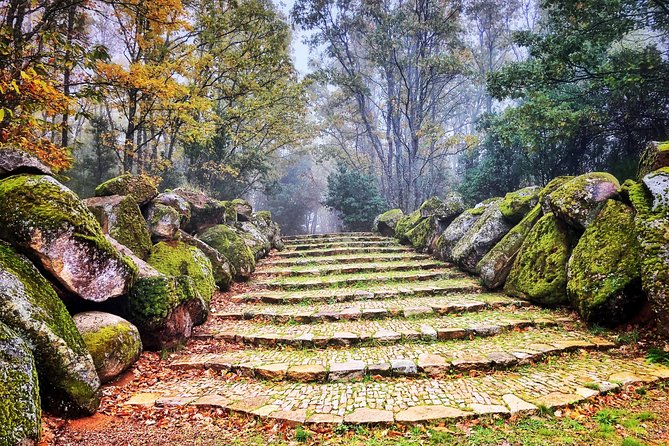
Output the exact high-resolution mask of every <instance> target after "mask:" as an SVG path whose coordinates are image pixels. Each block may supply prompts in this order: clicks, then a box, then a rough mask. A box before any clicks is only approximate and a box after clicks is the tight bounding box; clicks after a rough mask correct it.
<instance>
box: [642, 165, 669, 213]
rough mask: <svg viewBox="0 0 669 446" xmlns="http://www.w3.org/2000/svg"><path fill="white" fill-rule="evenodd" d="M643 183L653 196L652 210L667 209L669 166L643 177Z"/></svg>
mask: <svg viewBox="0 0 669 446" xmlns="http://www.w3.org/2000/svg"><path fill="white" fill-rule="evenodd" d="M642 181H643V185H644V186H646V189H647V190H648V192H650V194H651V195H652V196H653V209H652V211H653V212H658V211H661V210H666V209H669V167H663V168H662V169H659V170H657V171H655V172H651V173H649V174H648V175H646V176H645V177H643V180H642Z"/></svg>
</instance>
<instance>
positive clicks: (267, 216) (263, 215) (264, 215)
mask: <svg viewBox="0 0 669 446" xmlns="http://www.w3.org/2000/svg"><path fill="white" fill-rule="evenodd" d="M255 215H256V218H258V219H260V220H262V221H264V222H265V224H267V225H271V224H272V213H271V212H270V211H258V212H256V214H255Z"/></svg>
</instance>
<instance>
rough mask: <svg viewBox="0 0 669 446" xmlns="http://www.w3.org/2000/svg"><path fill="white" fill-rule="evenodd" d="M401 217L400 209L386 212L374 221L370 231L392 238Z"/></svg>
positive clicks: (402, 214) (402, 213) (402, 215)
mask: <svg viewBox="0 0 669 446" xmlns="http://www.w3.org/2000/svg"><path fill="white" fill-rule="evenodd" d="M402 217H404V212H402V209H391V210H389V211H386V212H384V213H383V214H381V215H379V216H377V217H376V218H375V219H374V225H373V227H372V230H373V231H375V232H378V233H380V234H381V235H384V236H386V237H393V236H395V228H396V227H397V224H398V223H399V221H400V220H401V219H402Z"/></svg>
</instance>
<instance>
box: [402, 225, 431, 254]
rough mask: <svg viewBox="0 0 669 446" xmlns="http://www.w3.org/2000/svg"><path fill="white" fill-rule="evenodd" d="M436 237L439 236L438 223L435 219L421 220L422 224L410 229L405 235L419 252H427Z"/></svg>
mask: <svg viewBox="0 0 669 446" xmlns="http://www.w3.org/2000/svg"><path fill="white" fill-rule="evenodd" d="M435 236H438V234H437V222H436V219H435V218H433V217H430V218H425V219H423V220H421V222H420V223H418V224H417V225H416V226H414V227H413V228H411V229H409V231H407V233H406V235H405V237H406V238H407V239H408V240H409V243H411V246H413V247H414V249H416V250H418V251H427V250H428V248H429V247H430V246H431V242H432V239H433V238H434V237H435Z"/></svg>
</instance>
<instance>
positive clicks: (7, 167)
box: [0, 146, 53, 178]
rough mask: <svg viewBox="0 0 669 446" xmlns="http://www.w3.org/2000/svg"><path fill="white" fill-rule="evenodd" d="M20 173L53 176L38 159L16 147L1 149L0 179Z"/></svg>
mask: <svg viewBox="0 0 669 446" xmlns="http://www.w3.org/2000/svg"><path fill="white" fill-rule="evenodd" d="M20 173H32V174H37V175H53V172H51V169H50V168H49V167H47V166H46V165H44V163H42V162H41V161H40V160H39V159H38V158H37V157H35V156H33V155H31V154H30V153H28V152H26V151H25V150H21V149H16V148H14V147H9V146H5V147H0V178H2V177H7V176H10V175H17V174H20Z"/></svg>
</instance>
